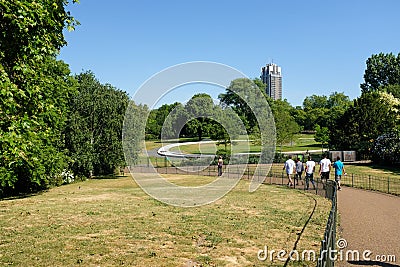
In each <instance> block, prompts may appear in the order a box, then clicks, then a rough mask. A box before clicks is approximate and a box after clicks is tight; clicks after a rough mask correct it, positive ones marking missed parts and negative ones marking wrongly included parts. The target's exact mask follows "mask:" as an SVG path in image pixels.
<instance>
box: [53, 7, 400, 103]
mask: <svg viewBox="0 0 400 267" xmlns="http://www.w3.org/2000/svg"><path fill="white" fill-rule="evenodd" d="M67 9H68V10H69V11H71V13H72V15H73V16H75V18H76V19H77V20H79V21H80V23H81V25H80V26H78V27H77V28H76V30H75V31H73V32H66V33H65V34H66V39H67V42H68V45H67V46H66V47H64V48H62V50H61V54H60V56H59V58H60V59H62V60H64V61H65V62H66V63H68V64H69V65H70V68H71V71H72V73H80V72H82V71H83V70H91V71H93V72H94V73H95V75H96V77H97V78H98V79H99V80H100V81H101V82H102V83H110V84H112V85H114V86H115V87H117V88H119V89H121V90H124V91H127V92H128V93H129V94H130V95H131V96H133V95H134V93H135V91H136V90H137V89H138V88H139V87H140V86H141V85H142V84H143V83H144V82H145V81H146V80H147V79H149V78H150V77H151V76H152V75H154V74H156V73H157V72H159V71H161V70H163V69H165V68H168V67H170V66H173V65H176V64H180V63H184V62H191V61H212V62H218V63H222V64H226V65H229V66H231V67H233V68H236V69H237V70H239V71H241V72H243V73H244V74H245V75H247V76H248V77H250V78H255V77H259V76H260V69H261V67H262V66H264V65H265V64H267V63H270V62H272V61H273V62H274V63H276V64H277V65H279V66H281V67H282V74H283V98H286V99H287V100H288V101H289V102H290V103H291V104H292V105H294V106H296V105H301V104H302V102H303V100H304V98H305V97H306V96H310V95H312V94H317V95H322V94H324V95H329V94H331V93H332V92H334V91H337V92H344V93H345V94H346V95H348V96H350V98H351V99H353V98H356V97H358V96H359V95H360V87H359V85H360V83H362V82H363V74H364V70H365V67H366V66H365V61H366V60H367V59H368V57H370V56H371V55H372V54H377V53H380V52H383V53H390V52H392V53H394V54H396V55H397V54H398V53H399V52H400V30H399V29H400V20H399V19H398V12H399V10H400V1H398V0H383V1H370V0H351V1H348V0H347V1H343V0H335V1H320V0H315V1H314V0H312V1H306V0H305V1H287V0H286V1H285V0H283V1H252V0H250V1H226V0H214V1H210V0H203V1H183V0H180V1H178V0H169V1H161V0H156V1H144V0H143V1H132V0H115V1H109V0H108V1H106V0H80V4H70V5H69V6H68V7H67ZM223 91H224V90H223V89H222V88H212V87H211V86H202V85H201V84H198V85H192V86H190V88H188V89H187V90H184V91H180V92H175V94H171V95H169V96H166V97H165V98H164V99H162V100H161V101H160V104H162V103H172V102H175V101H180V102H184V101H186V100H187V99H188V98H190V96H191V95H193V94H194V93H199V92H206V93H209V94H211V95H212V96H213V97H214V98H215V97H217V95H218V94H219V93H221V92H223ZM149 93H151V92H149Z"/></svg>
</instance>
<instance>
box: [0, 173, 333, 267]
mask: <svg viewBox="0 0 400 267" xmlns="http://www.w3.org/2000/svg"><path fill="white" fill-rule="evenodd" d="M166 178H167V179H169V180H170V181H172V182H175V183H177V184H185V185H188V184H192V185H195V184H196V183H204V182H209V181H210V180H209V179H212V178H210V177H208V178H204V177H203V178H202V177H193V176H171V175H170V176H166ZM202 179H204V180H202ZM207 179H208V180H207ZM248 185H249V184H248V182H246V181H240V183H239V184H238V186H237V187H236V188H235V189H234V190H233V191H231V192H230V193H228V194H227V195H226V196H225V197H224V198H222V199H220V200H218V201H216V202H215V203H213V204H210V205H207V206H202V207H198V208H179V207H173V206H167V205H165V204H163V203H160V202H158V201H156V200H154V199H152V198H151V197H149V196H148V195H146V194H145V193H144V192H143V191H142V190H141V189H140V188H139V187H138V186H137V185H136V184H135V182H134V181H133V180H132V179H131V178H128V177H125V178H119V179H93V180H88V181H85V182H81V183H75V184H70V185H66V186H61V187H58V188H53V189H51V190H49V191H48V192H44V193H42V194H38V195H35V196H32V197H27V198H20V199H10V200H3V201H0V229H1V234H0V264H1V265H16V266H77V265H82V266H119V265H125V266H187V265H186V264H187V263H188V262H190V261H192V262H197V263H198V264H201V266H228V265H232V266H254V265H257V266H258V265H260V264H266V265H269V264H270V262H267V263H260V262H259V261H258V259H257V252H258V250H259V249H262V248H264V246H265V245H268V247H269V248H270V249H288V250H290V249H291V248H292V246H293V243H294V242H295V240H296V238H297V233H298V232H299V231H300V230H301V227H302V226H303V224H304V223H305V221H306V220H307V218H308V216H309V213H310V212H311V210H312V207H313V201H311V200H310V199H309V198H308V197H307V195H305V194H303V193H301V192H300V191H296V190H288V189H285V188H282V187H275V186H266V185H262V186H261V187H260V189H259V190H257V191H256V192H254V193H249V192H248ZM317 199H318V207H317V210H316V213H315V215H314V217H313V219H312V221H311V222H310V224H309V227H308V228H307V229H306V231H305V233H304V235H303V237H302V238H301V240H300V243H299V249H315V250H318V249H319V244H320V240H321V238H322V235H323V231H324V228H325V224H326V219H327V215H328V212H329V210H330V202H329V201H327V200H326V199H323V198H319V197H317ZM308 264H310V263H307V262H303V263H296V266H307V265H308ZM277 265H278V266H281V265H282V263H280V262H277Z"/></svg>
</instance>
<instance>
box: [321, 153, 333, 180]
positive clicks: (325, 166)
mask: <svg viewBox="0 0 400 267" xmlns="http://www.w3.org/2000/svg"><path fill="white" fill-rule="evenodd" d="M331 167H332V162H331V160H330V159H328V156H327V155H326V154H324V158H323V159H322V160H321V161H320V162H319V175H320V176H321V180H322V181H323V180H324V179H325V182H326V181H327V180H328V179H329V173H330V171H331Z"/></svg>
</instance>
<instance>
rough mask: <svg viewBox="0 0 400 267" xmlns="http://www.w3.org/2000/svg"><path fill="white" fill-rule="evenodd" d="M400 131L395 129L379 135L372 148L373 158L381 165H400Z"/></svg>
mask: <svg viewBox="0 0 400 267" xmlns="http://www.w3.org/2000/svg"><path fill="white" fill-rule="evenodd" d="M399 155H400V131H399V130H398V129H393V131H391V132H388V133H385V134H383V135H380V136H378V138H377V139H375V141H374V145H373V148H372V160H373V161H374V162H375V163H378V164H381V165H388V166H393V165H400V156H399Z"/></svg>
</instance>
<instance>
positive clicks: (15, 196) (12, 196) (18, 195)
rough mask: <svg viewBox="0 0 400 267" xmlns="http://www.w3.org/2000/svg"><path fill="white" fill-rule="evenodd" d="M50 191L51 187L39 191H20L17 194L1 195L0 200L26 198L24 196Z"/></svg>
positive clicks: (38, 194)
mask: <svg viewBox="0 0 400 267" xmlns="http://www.w3.org/2000/svg"><path fill="white" fill-rule="evenodd" d="M48 191H49V189H45V190H42V191H38V192H31V193H19V194H17V195H5V196H0V201H3V200H14V199H24V198H29V197H34V196H40V195H42V194H43V193H46V192H48Z"/></svg>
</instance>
